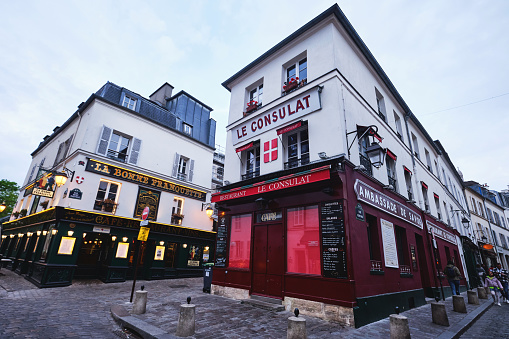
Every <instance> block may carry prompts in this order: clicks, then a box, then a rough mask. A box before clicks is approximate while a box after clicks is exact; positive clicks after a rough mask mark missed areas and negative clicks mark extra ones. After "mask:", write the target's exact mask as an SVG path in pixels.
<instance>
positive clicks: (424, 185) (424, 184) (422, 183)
mask: <svg viewBox="0 0 509 339" xmlns="http://www.w3.org/2000/svg"><path fill="white" fill-rule="evenodd" d="M421 185H422V187H424V188H425V189H428V185H426V183H425V182H424V181H421Z"/></svg>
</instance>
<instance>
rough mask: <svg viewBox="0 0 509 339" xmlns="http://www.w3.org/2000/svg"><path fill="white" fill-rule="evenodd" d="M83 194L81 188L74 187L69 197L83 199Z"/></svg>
mask: <svg viewBox="0 0 509 339" xmlns="http://www.w3.org/2000/svg"><path fill="white" fill-rule="evenodd" d="M82 196H83V192H81V190H80V189H79V188H73V189H72V190H71V192H69V198H71V199H78V200H81V197H82Z"/></svg>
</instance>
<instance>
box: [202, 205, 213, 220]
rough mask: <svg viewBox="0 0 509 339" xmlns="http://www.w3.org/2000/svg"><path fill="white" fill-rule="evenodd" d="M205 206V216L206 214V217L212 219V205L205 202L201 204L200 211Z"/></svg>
mask: <svg viewBox="0 0 509 339" xmlns="http://www.w3.org/2000/svg"><path fill="white" fill-rule="evenodd" d="M205 206H207V208H206V209H205V214H207V217H209V218H210V217H212V214H214V209H213V208H212V204H210V203H208V202H206V203H202V204H201V210H202V211H203V208H204V207H205Z"/></svg>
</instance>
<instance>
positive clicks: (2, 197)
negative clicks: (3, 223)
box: [0, 179, 19, 218]
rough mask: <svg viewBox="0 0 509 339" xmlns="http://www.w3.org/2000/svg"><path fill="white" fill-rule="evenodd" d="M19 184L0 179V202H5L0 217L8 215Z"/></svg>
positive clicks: (14, 202) (12, 206) (14, 203)
mask: <svg viewBox="0 0 509 339" xmlns="http://www.w3.org/2000/svg"><path fill="white" fill-rule="evenodd" d="M18 193H19V186H18V184H16V183H15V182H14V181H9V180H7V179H2V180H0V204H1V203H2V202H5V204H6V205H7V208H6V209H5V210H4V211H3V212H2V213H0V218H2V217H5V216H6V215H10V214H11V213H12V209H13V208H14V205H16V200H18Z"/></svg>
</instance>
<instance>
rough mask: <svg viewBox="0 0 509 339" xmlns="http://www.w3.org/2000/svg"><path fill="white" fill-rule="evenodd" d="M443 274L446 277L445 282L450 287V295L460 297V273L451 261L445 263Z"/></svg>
mask: <svg viewBox="0 0 509 339" xmlns="http://www.w3.org/2000/svg"><path fill="white" fill-rule="evenodd" d="M444 273H445V275H446V276H447V281H448V282H449V285H450V286H451V290H452V295H460V279H461V273H460V270H459V269H458V268H457V267H456V266H454V263H453V262H452V260H449V261H448V262H447V266H445V269H444Z"/></svg>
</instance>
